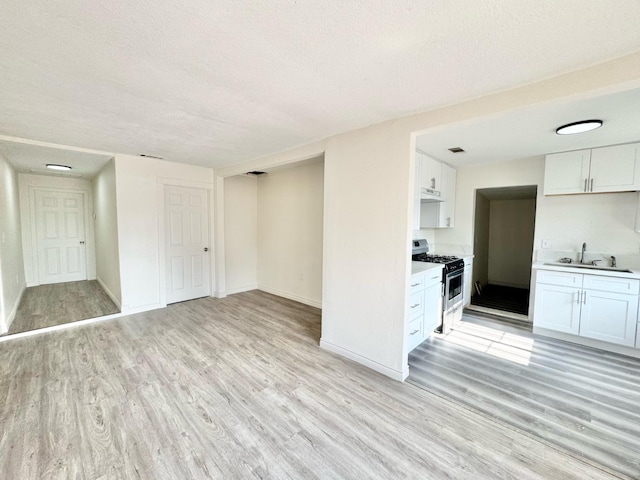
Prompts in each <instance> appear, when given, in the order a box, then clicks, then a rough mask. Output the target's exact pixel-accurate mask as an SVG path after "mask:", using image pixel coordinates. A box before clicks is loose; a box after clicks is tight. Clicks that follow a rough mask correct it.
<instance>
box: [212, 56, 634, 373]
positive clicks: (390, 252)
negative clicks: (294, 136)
mask: <svg viewBox="0 0 640 480" xmlns="http://www.w3.org/2000/svg"><path fill="white" fill-rule="evenodd" d="M639 83H640V53H639V54H634V55H630V56H627V57H623V58H620V59H616V60H613V61H611V62H607V63H605V64H601V65H596V66H594V67H589V68H587V69H584V70H582V71H577V72H571V73H568V74H566V75H562V76H560V77H556V78H553V79H549V80H544V81H542V82H538V83H534V84H529V85H526V86H523V87H520V88H516V89H513V90H510V91H506V92H500V93H496V94H494V95H489V96H486V97H482V98H478V99H474V100H471V101H469V102H465V103H461V104H458V105H452V106H447V107H443V108H441V109H438V110H432V111H430V112H425V113H420V114H416V115H412V116H410V117H405V118H402V119H397V120H393V121H389V122H385V123H383V124H379V125H374V126H371V127H368V128H364V129H362V130H358V131H354V132H348V133H344V134H340V135H337V136H335V137H332V138H329V139H327V140H324V141H322V142H316V143H314V144H310V145H306V146H303V147H300V148H297V149H293V150H290V151H287V152H282V153H278V154H274V155H270V156H267V157H263V158H259V159H255V160H252V161H250V162H246V163H245V164H242V165H234V166H232V167H228V168H226V169H220V170H219V171H218V172H217V175H220V176H223V177H226V176H231V175H236V174H238V173H241V172H246V171H249V170H253V169H265V168H269V167H271V166H275V165H282V164H284V163H287V162H295V161H300V160H302V159H305V158H312V156H317V155H318V154H322V152H324V153H325V189H324V192H325V196H324V199H325V202H324V239H325V243H324V260H323V272H324V281H323V286H322V289H323V293H322V306H323V315H322V341H321V345H322V346H323V347H325V348H328V349H331V350H333V351H336V352H338V353H340V354H342V355H344V356H347V357H349V358H352V359H354V360H356V361H358V362H360V363H362V364H364V365H367V366H369V367H371V368H374V369H376V370H378V371H380V372H382V373H384V374H386V375H389V376H391V377H393V378H403V377H404V376H405V375H406V374H408V367H407V351H406V346H405V345H404V342H405V337H406V333H407V332H406V331H405V330H406V327H405V325H406V323H405V317H406V316H407V315H408V312H407V308H406V300H407V284H408V281H409V277H410V273H411V270H410V251H411V250H410V239H411V237H412V235H413V230H412V222H411V218H410V214H411V211H412V204H413V198H412V189H413V176H414V165H415V158H414V151H415V141H414V140H412V138H413V135H415V134H418V133H419V134H424V133H427V132H428V131H429V130H431V129H436V128H446V125H447V124H450V123H455V122H468V121H478V120H480V119H482V118H483V117H484V118H486V117H488V116H492V115H500V114H502V113H504V112H508V111H513V110H515V109H526V108H527V107H528V106H531V105H535V104H537V103H542V102H559V103H560V102H562V101H563V99H564V98H567V97H569V96H572V97H573V99H575V98H576V97H579V96H584V97H588V96H592V95H595V94H602V93H605V92H609V93H611V92H614V91H619V90H621V89H624V88H632V87H635V86H637V85H638V84H639ZM311 155H312V156H311ZM503 167H504V169H503V170H500V169H499V168H496V169H495V170H494V173H495V174H490V173H487V172H485V170H484V168H485V167H483V168H478V167H476V168H469V169H464V170H465V171H467V173H466V174H462V172H461V171H459V172H458V186H457V190H458V193H457V195H456V220H455V224H456V227H455V228H453V229H451V231H445V230H447V229H443V231H442V233H441V231H437V232H436V233H435V237H436V243H437V244H439V243H440V241H442V243H444V244H446V243H450V244H456V245H460V244H461V243H464V244H465V245H467V246H468V247H469V249H470V250H471V245H472V242H473V237H472V230H473V196H474V195H475V191H474V189H475V188H476V187H475V185H476V183H477V182H478V183H480V186H481V187H492V186H500V185H503V184H505V182H506V185H535V184H537V185H540V183H541V182H542V178H543V168H542V160H541V159H534V160H528V161H523V162H512V164H503ZM473 173H476V174H477V178H473ZM492 175H493V178H492ZM461 177H462V178H461ZM441 235H442V237H441ZM440 237H441V238H440Z"/></svg>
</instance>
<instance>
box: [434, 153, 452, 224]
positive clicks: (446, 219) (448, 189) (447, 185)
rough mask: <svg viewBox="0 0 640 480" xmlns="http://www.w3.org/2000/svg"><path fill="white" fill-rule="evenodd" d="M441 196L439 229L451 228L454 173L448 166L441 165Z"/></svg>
mask: <svg viewBox="0 0 640 480" xmlns="http://www.w3.org/2000/svg"><path fill="white" fill-rule="evenodd" d="M442 196H443V198H444V202H442V204H440V212H439V214H440V215H439V219H438V223H439V225H438V226H439V227H441V228H452V227H453V217H454V214H455V210H456V171H455V169H453V168H451V167H450V166H449V165H445V164H444V163H443V164H442Z"/></svg>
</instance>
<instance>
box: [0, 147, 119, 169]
mask: <svg viewBox="0 0 640 480" xmlns="http://www.w3.org/2000/svg"><path fill="white" fill-rule="evenodd" d="M0 154H2V155H3V156H4V157H5V158H6V159H8V160H9V161H10V162H11V164H12V165H13V166H14V167H16V169H17V170H18V171H19V172H24V173H33V174H36V175H40V174H43V175H56V176H80V177H85V178H92V177H93V176H94V175H95V174H97V173H98V172H99V171H100V170H101V169H102V167H104V165H105V164H106V163H107V162H108V161H109V160H110V159H111V158H112V156H111V155H108V154H105V155H100V154H95V153H86V152H77V151H73V150H68V149H60V148H51V147H46V146H40V145H29V144H24V143H16V142H9V141H0ZM47 163H55V164H58V165H68V166H69V167H71V168H72V170H71V171H70V172H68V173H67V172H57V171H52V170H48V169H47V167H46V165H47Z"/></svg>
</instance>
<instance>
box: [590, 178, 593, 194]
mask: <svg viewBox="0 0 640 480" xmlns="http://www.w3.org/2000/svg"><path fill="white" fill-rule="evenodd" d="M589 191H590V192H593V178H592V179H591V189H590V190H589Z"/></svg>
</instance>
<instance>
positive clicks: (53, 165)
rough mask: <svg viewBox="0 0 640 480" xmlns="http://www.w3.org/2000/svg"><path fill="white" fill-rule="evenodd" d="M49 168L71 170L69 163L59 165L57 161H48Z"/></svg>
mask: <svg viewBox="0 0 640 480" xmlns="http://www.w3.org/2000/svg"><path fill="white" fill-rule="evenodd" d="M47 168H50V169H51V170H62V171H65V172H66V171H69V170H71V167H70V166H69V165H57V164H55V163H47Z"/></svg>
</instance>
